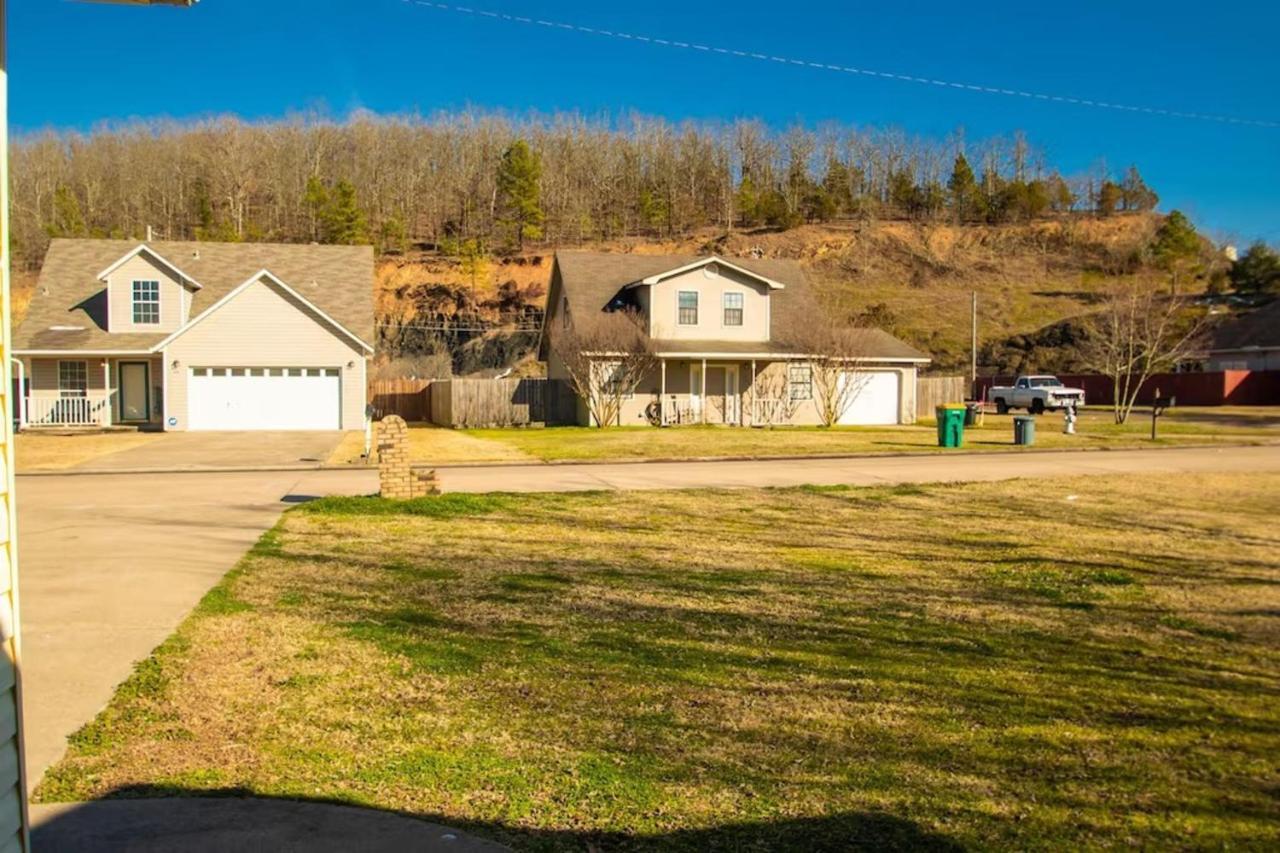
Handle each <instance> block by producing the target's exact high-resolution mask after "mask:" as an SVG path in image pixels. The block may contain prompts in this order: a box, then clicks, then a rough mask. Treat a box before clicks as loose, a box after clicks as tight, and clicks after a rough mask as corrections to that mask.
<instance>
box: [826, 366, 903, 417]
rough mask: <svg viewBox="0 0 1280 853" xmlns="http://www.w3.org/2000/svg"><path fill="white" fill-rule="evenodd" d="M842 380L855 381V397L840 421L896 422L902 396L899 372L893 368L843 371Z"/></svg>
mask: <svg viewBox="0 0 1280 853" xmlns="http://www.w3.org/2000/svg"><path fill="white" fill-rule="evenodd" d="M843 379H844V381H845V382H855V383H857V384H858V386H859V387H858V389H857V392H856V393H857V396H855V397H854V398H853V402H852V403H850V404H849V408H847V409H845V412H844V415H843V416H842V417H841V418H840V423H842V424H846V425H849V424H896V423H897V422H898V401H899V400H900V399H901V396H902V374H900V373H899V372H898V371H896V370H862V371H858V372H856V373H846V374H845V375H844V377H843Z"/></svg>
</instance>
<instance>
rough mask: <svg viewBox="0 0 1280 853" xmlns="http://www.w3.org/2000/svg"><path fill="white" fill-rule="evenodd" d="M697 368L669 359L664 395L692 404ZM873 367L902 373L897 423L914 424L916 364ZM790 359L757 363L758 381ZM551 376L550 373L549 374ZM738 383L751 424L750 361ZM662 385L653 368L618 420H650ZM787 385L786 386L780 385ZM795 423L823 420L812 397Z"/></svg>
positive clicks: (696, 362)
mask: <svg viewBox="0 0 1280 853" xmlns="http://www.w3.org/2000/svg"><path fill="white" fill-rule="evenodd" d="M707 364H708V366H726V365H730V366H731V364H732V363H730V362H724V361H720V360H711V359H709V360H708V361H707ZM691 365H692V366H693V367H694V372H695V373H696V372H697V371H698V370H700V369H701V365H702V362H701V360H700V359H685V360H670V361H668V362H667V379H666V395H665V396H664V397H663V399H664V400H665V401H667V402H668V403H670V401H671V397H672V395H675V397H676V401H675V402H676V406H678V407H680V408H687V407H689V392H690V390H691V389H690V381H689V378H690V377H689V369H690V366H691ZM867 369H870V370H892V371H894V372H897V373H899V374H901V385H900V388H901V396H900V397H899V402H898V422H899V423H903V424H912V423H915V421H916V414H917V413H916V368H914V367H894V366H889V365H881V366H875V367H868V368H867ZM786 371H787V362H781V361H777V362H765V361H758V362H756V383H757V384H760V385H763V384H764V383H766V382H769V381H770V380H771V379H773V378H774V377H784V376H786ZM548 375H550V374H548ZM738 382H739V390H740V393H741V395H742V417H743V423H744V425H748V426H749V425H750V423H751V403H750V401H751V395H752V393H753V390H754V385H753V381H752V375H751V362H750V360H746V361H742V362H739V363H738ZM660 385H661V373H660V372H659V371H654V373H653V374H651V375H650V376H647V377H646V378H645V379H644V381H642V382H641V383H640V384H639V385H638V386H637V387H636V392H635V394H634V395H632V396H631V397H630V398H629V399H626V400H623V403H622V411H621V413H620V417H619V422H620V423H621V424H622V425H623V426H643V425H644V424H647V423H648V419H647V418H646V417H645V409H646V408H647V407H648V406H649V404H650V403H652V402H654V401H655V400H657V399H658V396H659V388H660ZM781 387H783V388H785V387H786V386H785V385H784V386H781ZM715 419H716V418H715V417H713V416H712V412H711V410H710V409H708V420H715ZM787 423H789V424H790V425H792V426H817V425H819V424H820V423H821V418H820V417H819V415H818V407H817V405H816V404H815V403H814V402H813V401H812V400H803V401H798V402H797V404H796V407H795V411H794V412H793V413H792V415H791V418H790V420H789V421H787Z"/></svg>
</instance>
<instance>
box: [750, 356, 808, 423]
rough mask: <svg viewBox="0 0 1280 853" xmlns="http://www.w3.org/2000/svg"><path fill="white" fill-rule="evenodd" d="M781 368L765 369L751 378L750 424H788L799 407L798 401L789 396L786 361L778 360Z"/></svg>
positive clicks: (789, 388)
mask: <svg viewBox="0 0 1280 853" xmlns="http://www.w3.org/2000/svg"><path fill="white" fill-rule="evenodd" d="M779 365H780V366H781V368H782V369H781V370H765V371H764V372H763V373H757V374H756V375H755V377H754V378H753V379H752V380H751V424H752V425H753V426H774V425H776V424H789V423H791V417H792V416H793V415H794V414H795V413H796V410H797V409H798V408H799V407H800V401H799V400H797V399H795V398H793V397H792V396H791V387H790V383H789V382H788V379H787V367H788V365H787V363H785V362H780V363H779Z"/></svg>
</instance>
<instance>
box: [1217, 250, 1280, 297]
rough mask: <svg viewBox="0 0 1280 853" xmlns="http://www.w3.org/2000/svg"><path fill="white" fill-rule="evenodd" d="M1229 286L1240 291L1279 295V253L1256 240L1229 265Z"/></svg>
mask: <svg viewBox="0 0 1280 853" xmlns="http://www.w3.org/2000/svg"><path fill="white" fill-rule="evenodd" d="M1229 275H1230V277H1231V286H1232V287H1233V288H1235V289H1236V290H1237V291H1239V292H1240V293H1271V294H1278V295H1280V253H1277V252H1276V250H1275V249H1273V248H1271V247H1270V246H1268V245H1267V244H1266V243H1263V242H1261V241H1258V242H1257V243H1254V244H1253V245H1252V246H1250V247H1249V249H1248V250H1247V251H1246V252H1245V253H1244V254H1243V255H1241V256H1240V258H1239V260H1237V261H1236V262H1235V263H1233V264H1232V265H1231V272H1230V273H1229Z"/></svg>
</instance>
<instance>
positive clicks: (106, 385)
mask: <svg viewBox="0 0 1280 853" xmlns="http://www.w3.org/2000/svg"><path fill="white" fill-rule="evenodd" d="M86 393H88V392H87V391H86ZM102 393H103V394H104V395H106V396H105V397H104V398H103V399H104V402H105V403H106V405H104V406H103V407H102V412H101V413H100V414H99V415H98V423H100V424H102V425H103V426H111V414H112V413H111V406H112V402H113V401H112V399H111V359H109V358H104V359H103V360H102Z"/></svg>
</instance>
